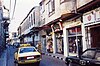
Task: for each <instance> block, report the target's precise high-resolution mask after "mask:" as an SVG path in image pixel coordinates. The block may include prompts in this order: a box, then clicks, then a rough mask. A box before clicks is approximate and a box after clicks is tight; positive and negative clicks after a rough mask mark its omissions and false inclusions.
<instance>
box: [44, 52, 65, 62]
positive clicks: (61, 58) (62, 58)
mask: <svg viewBox="0 0 100 66" xmlns="http://www.w3.org/2000/svg"><path fill="white" fill-rule="evenodd" d="M44 55H47V56H51V57H54V58H57V59H60V60H63V61H65V58H64V57H59V56H56V55H53V54H48V53H44Z"/></svg>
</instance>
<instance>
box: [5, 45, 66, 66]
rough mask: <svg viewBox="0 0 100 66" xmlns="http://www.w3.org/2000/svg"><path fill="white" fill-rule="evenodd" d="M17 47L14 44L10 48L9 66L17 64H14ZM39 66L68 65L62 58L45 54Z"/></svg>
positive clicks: (31, 65)
mask: <svg viewBox="0 0 100 66" xmlns="http://www.w3.org/2000/svg"><path fill="white" fill-rule="evenodd" d="M15 50H16V49H15V48H13V47H12V46H10V47H9V48H8V58H7V59H8V60H7V61H8V62H7V63H8V64H7V66H15V64H14V52H15ZM37 65H38V64H35V65H34V64H30V65H21V66H37ZM39 66H66V64H65V62H64V61H62V60H59V59H57V58H53V57H51V56H46V55H43V56H42V60H41V62H40V65H39Z"/></svg>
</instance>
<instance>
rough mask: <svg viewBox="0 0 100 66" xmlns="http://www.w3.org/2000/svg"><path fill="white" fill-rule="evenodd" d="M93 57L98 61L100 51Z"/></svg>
mask: <svg viewBox="0 0 100 66" xmlns="http://www.w3.org/2000/svg"><path fill="white" fill-rule="evenodd" d="M95 59H96V60H98V61H100V52H97V53H96V56H95Z"/></svg>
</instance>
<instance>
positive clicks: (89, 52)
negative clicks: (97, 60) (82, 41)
mask: <svg viewBox="0 0 100 66" xmlns="http://www.w3.org/2000/svg"><path fill="white" fill-rule="evenodd" d="M94 54H95V51H94V50H87V51H86V52H84V53H83V54H82V58H90V59H92V58H93V57H94Z"/></svg>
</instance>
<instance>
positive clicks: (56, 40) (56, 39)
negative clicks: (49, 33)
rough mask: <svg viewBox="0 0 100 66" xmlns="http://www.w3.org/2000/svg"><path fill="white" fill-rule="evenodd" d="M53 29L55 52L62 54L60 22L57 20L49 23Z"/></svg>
mask: <svg viewBox="0 0 100 66" xmlns="http://www.w3.org/2000/svg"><path fill="white" fill-rule="evenodd" d="M51 28H52V30H53V34H55V37H53V41H54V45H55V47H54V48H55V50H54V51H55V53H58V54H63V53H64V45H63V30H62V23H61V22H58V23H56V24H53V25H51Z"/></svg>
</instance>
